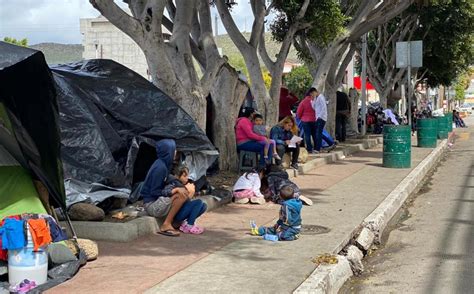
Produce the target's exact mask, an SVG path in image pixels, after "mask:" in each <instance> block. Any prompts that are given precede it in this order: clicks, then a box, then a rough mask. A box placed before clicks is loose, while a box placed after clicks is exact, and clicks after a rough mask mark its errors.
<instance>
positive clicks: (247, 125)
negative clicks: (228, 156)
mask: <svg viewBox="0 0 474 294" xmlns="http://www.w3.org/2000/svg"><path fill="white" fill-rule="evenodd" d="M254 112H255V111H254V109H253V108H244V109H243V110H242V114H241V115H242V117H239V118H238V119H237V122H236V124H235V138H236V141H237V151H241V150H244V151H250V152H258V153H260V166H265V164H266V162H265V159H266V158H265V145H264V144H261V143H259V142H262V141H265V142H268V143H270V142H269V139H268V138H267V137H265V136H261V135H258V134H256V133H254V131H253V123H252V121H251V120H250V117H251V116H252V114H253V113H254ZM272 150H273V147H271V148H269V150H268V161H269V163H271V162H272V154H273V152H272Z"/></svg>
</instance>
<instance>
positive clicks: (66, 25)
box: [0, 0, 253, 45]
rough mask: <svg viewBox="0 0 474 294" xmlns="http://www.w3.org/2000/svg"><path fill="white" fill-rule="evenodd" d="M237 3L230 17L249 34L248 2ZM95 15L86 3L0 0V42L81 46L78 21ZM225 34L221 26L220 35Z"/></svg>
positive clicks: (250, 18)
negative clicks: (22, 41)
mask: <svg viewBox="0 0 474 294" xmlns="http://www.w3.org/2000/svg"><path fill="white" fill-rule="evenodd" d="M192 1H194V0H192ZM116 2H120V3H121V2H122V1H117V0H116ZM238 2H239V3H240V4H239V5H238V6H237V7H235V8H234V9H233V11H232V14H233V15H234V17H235V20H236V22H237V24H238V26H239V28H240V30H241V31H243V30H245V28H246V30H247V31H249V30H250V29H251V28H252V21H253V17H251V15H252V13H251V11H250V10H249V9H250V8H249V5H248V1H247V0H244V1H238ZM98 15H99V13H98V12H97V11H96V10H95V9H94V8H93V7H92V6H91V4H90V3H89V1H88V0H0V39H2V40H3V38H4V37H13V38H16V39H22V38H27V39H28V42H29V44H31V45H33V44H38V43H43V42H54V43H65V44H80V43H81V41H82V36H81V33H80V31H79V19H80V18H93V17H97V16H98ZM213 15H215V10H214V13H213ZM213 21H214V18H213ZM219 23H220V21H219ZM224 31H225V30H224V28H223V27H222V24H221V23H220V25H219V33H220V34H222V33H223V32H224Z"/></svg>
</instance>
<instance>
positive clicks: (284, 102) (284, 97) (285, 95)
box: [278, 86, 298, 121]
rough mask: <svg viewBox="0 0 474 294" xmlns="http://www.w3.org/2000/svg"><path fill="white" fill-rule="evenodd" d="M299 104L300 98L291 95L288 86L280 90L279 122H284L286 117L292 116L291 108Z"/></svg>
mask: <svg viewBox="0 0 474 294" xmlns="http://www.w3.org/2000/svg"><path fill="white" fill-rule="evenodd" d="M296 103H298V97H296V96H295V95H293V94H292V93H290V91H289V90H288V88H287V87H286V86H282V87H281V89H280V107H279V108H280V112H279V114H278V117H279V119H278V121H282V120H283V119H284V118H285V117H287V116H291V108H292V107H293V106H295V105H296Z"/></svg>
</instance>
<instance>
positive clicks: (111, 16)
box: [89, 0, 143, 44]
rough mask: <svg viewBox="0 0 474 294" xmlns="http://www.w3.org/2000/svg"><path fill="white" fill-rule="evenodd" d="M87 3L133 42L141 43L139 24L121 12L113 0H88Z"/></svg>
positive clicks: (141, 31) (141, 32) (141, 34)
mask: <svg viewBox="0 0 474 294" xmlns="http://www.w3.org/2000/svg"><path fill="white" fill-rule="evenodd" d="M89 2H90V3H91V4H92V6H93V7H94V8H95V9H97V10H98V11H99V12H100V13H101V14H102V15H103V16H104V17H105V18H107V19H108V20H109V21H110V22H111V23H112V24H113V25H114V26H116V27H117V28H119V29H120V30H121V31H123V32H124V33H126V34H127V35H128V36H129V37H130V38H132V39H133V40H134V41H135V42H137V43H138V44H140V43H142V42H143V28H142V26H141V24H140V22H139V21H138V20H137V19H135V18H133V17H131V16H130V15H128V14H127V13H126V12H125V11H123V10H122V9H121V8H120V7H119V6H118V5H117V4H115V3H114V1H113V0H89Z"/></svg>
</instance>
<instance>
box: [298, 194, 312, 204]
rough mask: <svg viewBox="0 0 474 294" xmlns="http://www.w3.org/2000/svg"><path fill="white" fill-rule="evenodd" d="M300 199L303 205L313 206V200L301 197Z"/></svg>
mask: <svg viewBox="0 0 474 294" xmlns="http://www.w3.org/2000/svg"><path fill="white" fill-rule="evenodd" d="M299 198H300V200H301V202H303V204H306V205H308V206H311V205H313V200H311V199H309V198H308V197H306V196H303V195H300V197H299Z"/></svg>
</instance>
